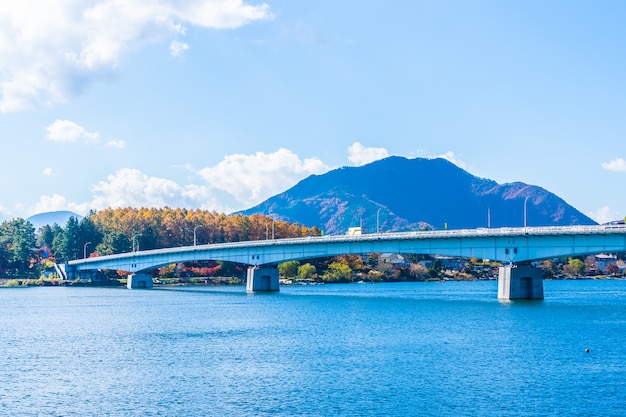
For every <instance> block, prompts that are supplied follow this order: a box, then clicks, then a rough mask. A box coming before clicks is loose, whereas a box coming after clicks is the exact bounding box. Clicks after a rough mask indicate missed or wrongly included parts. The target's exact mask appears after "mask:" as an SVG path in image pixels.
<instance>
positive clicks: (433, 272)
mask: <svg viewBox="0 0 626 417" xmlns="http://www.w3.org/2000/svg"><path fill="white" fill-rule="evenodd" d="M320 235H322V231H321V230H320V229H319V228H317V227H315V226H313V227H307V226H304V225H300V224H298V223H288V222H285V221H281V220H277V219H273V218H271V217H269V216H263V215H259V214H253V215H251V216H244V215H241V214H234V215H226V214H219V213H216V212H213V211H206V210H186V209H170V208H161V209H156V208H152V209H146V208H142V209H133V208H122V209H107V210H102V211H98V212H96V211H92V212H90V213H88V214H87V215H86V216H85V217H83V218H81V219H80V220H79V219H77V218H75V217H71V218H70V219H69V220H68V221H67V223H66V224H65V225H57V224H54V225H49V226H44V227H43V228H41V229H40V230H37V231H36V230H35V228H34V227H33V225H32V224H31V223H30V222H28V221H26V220H24V219H13V220H10V221H4V222H3V223H1V224H0V286H35V285H36V286H53V285H91V284H94V285H123V284H124V282H125V278H126V274H127V273H126V272H124V271H107V272H106V273H105V274H104V275H102V276H101V279H100V280H98V282H97V283H95V282H94V283H90V281H84V280H76V281H63V280H60V279H59V277H58V276H57V275H56V273H55V271H54V268H53V266H54V263H62V262H66V261H70V260H73V259H79V258H83V257H94V256H101V255H111V254H116V253H124V252H129V251H132V250H148V249H160V248H168V247H179V246H190V245H194V244H198V245H202V244H213V243H226V242H238V241H247V240H263V239H272V238H276V239H281V238H291V237H305V236H320ZM387 255H388V254H387ZM623 255H624V254H620V257H619V259H618V260H617V262H616V263H615V264H612V265H609V266H608V267H607V269H606V271H604V274H600V276H613V277H616V276H622V272H621V271H623V269H624V268H620V267H619V266H618V265H620V263H621V264H622V266H623V262H624V261H623ZM401 258H402V259H400V260H399V259H398V258H390V257H388V256H383V255H381V254H364V255H362V256H359V255H344V256H338V257H329V258H320V259H312V260H308V261H303V262H299V261H290V262H285V263H282V264H280V265H279V273H280V276H281V278H282V279H283V281H284V282H285V283H288V282H289V281H291V282H318V283H347V282H360V281H363V282H381V281H428V280H474V279H495V278H496V277H497V267H498V266H499V265H500V264H499V263H497V262H489V261H484V260H479V259H463V260H458V259H457V260H453V261H451V260H450V259H446V258H437V257H430V256H421V255H412V254H404V256H402V257H401ZM537 266H539V267H540V268H542V269H543V271H544V277H545V278H571V277H582V276H584V275H585V274H586V273H587V272H589V271H592V270H593V259H592V257H586V258H570V259H565V260H550V261H543V262H542V263H540V264H538V265H537ZM152 274H153V276H154V277H155V279H156V283H157V284H166V285H175V284H181V285H194V284H202V285H211V284H219V285H223V284H237V283H242V282H243V280H244V279H245V275H246V266H245V265H238V264H232V263H228V262H221V261H199V262H194V263H186V264H172V265H168V266H165V267H163V268H159V269H157V270H155V271H152ZM298 280H299V281H298Z"/></svg>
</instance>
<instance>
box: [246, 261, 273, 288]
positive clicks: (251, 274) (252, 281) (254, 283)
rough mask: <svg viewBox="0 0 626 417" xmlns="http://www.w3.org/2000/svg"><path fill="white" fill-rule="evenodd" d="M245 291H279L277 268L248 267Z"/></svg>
mask: <svg viewBox="0 0 626 417" xmlns="http://www.w3.org/2000/svg"><path fill="white" fill-rule="evenodd" d="M246 291H248V292H255V291H280V286H279V284H278V268H276V267H273V268H272V267H264V268H259V267H250V268H248V277H247V281H246Z"/></svg>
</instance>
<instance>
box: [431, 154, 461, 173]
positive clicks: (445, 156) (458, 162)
mask: <svg viewBox="0 0 626 417" xmlns="http://www.w3.org/2000/svg"><path fill="white" fill-rule="evenodd" d="M436 158H443V159H446V160H448V161H450V162H452V163H453V164H454V165H456V166H458V167H459V168H462V169H465V170H466V169H467V164H465V162H463V161H461V159H460V158H459V156H458V155H456V154H455V153H454V152H452V151H448V152H446V153H444V154H442V155H439V156H437V157H436Z"/></svg>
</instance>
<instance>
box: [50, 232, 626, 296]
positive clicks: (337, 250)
mask: <svg viewBox="0 0 626 417" xmlns="http://www.w3.org/2000/svg"><path fill="white" fill-rule="evenodd" d="M624 251H626V226H625V225H602V226H567V227H518V228H496V229H491V228H489V229H487V228H479V229H463V230H445V231H419V232H403V233H373V234H365V235H353V236H315V237H305V238H294V239H276V240H274V239H272V240H258V241H249V242H236V243H222V244H213V245H198V246H185V247H177V248H168V249H158V250H147V251H135V252H130V253H123V254H118V255H109V256H99V257H95V258H87V259H80V260H74V261H70V262H67V263H66V264H64V265H60V267H61V268H59V272H60V273H61V274H63V275H64V276H65V277H66V278H68V279H73V277H77V276H82V275H83V274H85V273H88V272H87V271H98V270H120V271H127V272H129V273H130V275H129V278H128V287H129V288H139V287H151V286H152V276H151V275H149V274H148V272H149V271H151V270H153V269H155V268H158V267H161V266H165V265H170V264H173V263H179V262H191V261H201V260H214V261H229V262H236V263H240V264H245V265H248V266H249V268H248V277H247V290H248V291H278V290H279V284H278V268H277V265H278V264H279V263H281V262H285V261H290V260H306V259H313V258H319V257H327V256H336V255H345V254H367V253H387V252H392V253H404V254H421V255H443V256H454V257H464V258H479V259H490V260H493V261H500V262H502V263H503V264H504V265H505V266H503V267H501V268H500V272H499V277H498V297H499V298H501V299H517V298H524V299H542V298H543V281H542V278H541V271H540V270H538V269H536V268H532V267H530V266H528V263H529V261H533V260H541V259H552V258H562V257H569V256H579V255H591V254H597V253H602V252H624Z"/></svg>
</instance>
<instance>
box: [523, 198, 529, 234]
mask: <svg viewBox="0 0 626 417" xmlns="http://www.w3.org/2000/svg"><path fill="white" fill-rule="evenodd" d="M529 198H530V197H526V198H525V199H524V227H526V225H527V224H528V223H527V222H526V203H527V202H528V199H529Z"/></svg>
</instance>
